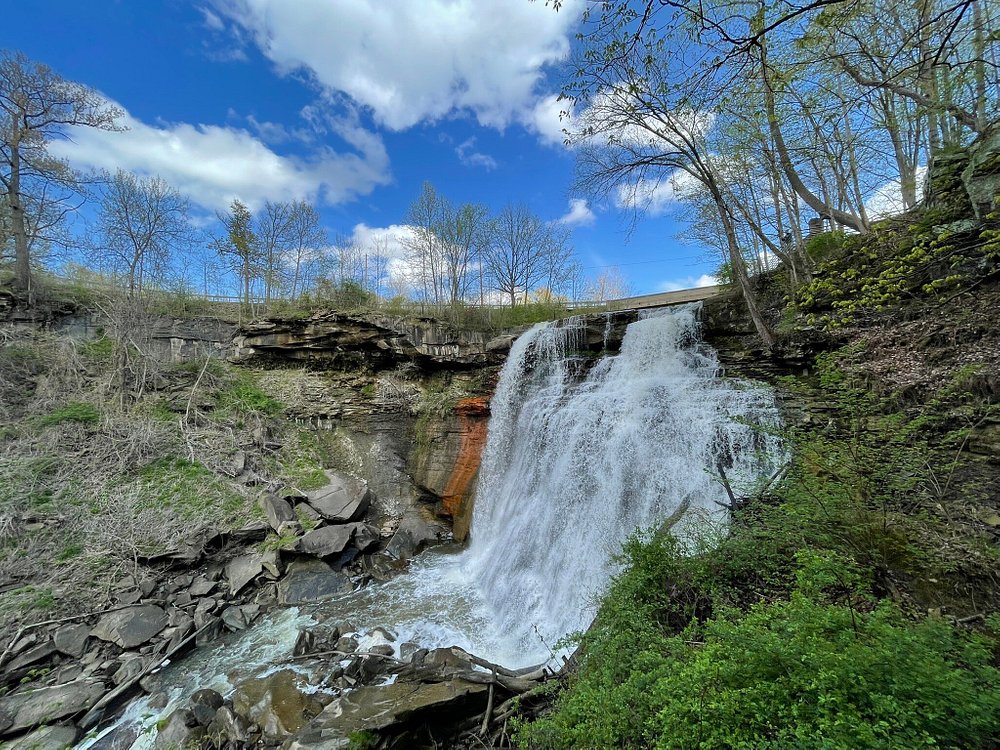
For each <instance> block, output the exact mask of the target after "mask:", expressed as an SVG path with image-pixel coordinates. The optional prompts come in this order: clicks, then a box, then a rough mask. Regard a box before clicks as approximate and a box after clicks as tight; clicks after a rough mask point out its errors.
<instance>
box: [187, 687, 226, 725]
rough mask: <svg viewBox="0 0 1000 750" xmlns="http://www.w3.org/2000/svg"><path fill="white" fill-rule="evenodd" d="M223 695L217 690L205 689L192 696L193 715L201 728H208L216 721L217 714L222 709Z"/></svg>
mask: <svg viewBox="0 0 1000 750" xmlns="http://www.w3.org/2000/svg"><path fill="white" fill-rule="evenodd" d="M222 703H223V700H222V695H220V694H219V693H217V692H216V691H215V690H209V689H208V688H204V689H202V690H197V691H195V693H194V695H192V696H191V714H192V715H193V716H194V719H195V721H197V722H198V724H199V725H201V726H208V725H209V724H211V723H212V722H213V721H214V720H215V713H216V711H218V710H219V709H220V708H222Z"/></svg>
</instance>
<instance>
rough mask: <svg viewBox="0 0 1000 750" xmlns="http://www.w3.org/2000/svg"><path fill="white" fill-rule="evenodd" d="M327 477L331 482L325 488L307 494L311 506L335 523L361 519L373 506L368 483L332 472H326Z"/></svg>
mask: <svg viewBox="0 0 1000 750" xmlns="http://www.w3.org/2000/svg"><path fill="white" fill-rule="evenodd" d="M326 476H327V478H329V480H330V482H329V483H328V484H327V485H326V486H325V487H320V488H319V489H318V490H313V491H312V492H309V493H307V497H308V498H309V500H308V502H309V505H310V506H311V507H312V508H313V509H314V510H315V511H316V512H317V513H319V514H320V516H322V517H323V518H325V519H326V520H327V521H332V522H333V523H347V522H348V521H356V520H358V519H359V518H361V516H363V515H364V513H365V511H366V510H368V506H369V505H371V500H372V493H371V491H370V490H369V489H368V483H367V482H364V481H362V480H360V479H354V478H353V477H345V476H341V475H340V474H335V473H334V472H332V471H328V472H326Z"/></svg>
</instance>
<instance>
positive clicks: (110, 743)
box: [89, 703, 167, 750]
mask: <svg viewBox="0 0 1000 750" xmlns="http://www.w3.org/2000/svg"><path fill="white" fill-rule="evenodd" d="M166 705H167V704H166V703H164V704H163V706H160V708H163V707H164V706H166ZM140 729H141V727H140V726H139V725H138V724H123V725H122V726H119V727H115V728H114V729H112V730H111V731H110V732H108V733H107V734H105V735H103V736H102V737H101V738H100V739H99V740H97V741H96V742H94V744H93V745H91V746H90V748H89V750H131V748H132V745H134V744H135V741H136V740H137V739H138V738H139V730H140Z"/></svg>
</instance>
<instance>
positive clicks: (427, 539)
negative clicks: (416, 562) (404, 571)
mask: <svg viewBox="0 0 1000 750" xmlns="http://www.w3.org/2000/svg"><path fill="white" fill-rule="evenodd" d="M427 513H428V511H426V510H424V509H422V508H420V507H414V508H410V509H409V510H407V511H406V513H405V514H404V515H403V520H402V521H400V522H399V527H398V528H397V529H396V533H395V534H393V535H392V539H390V540H389V543H388V544H387V545H386V548H385V551H386V553H387V554H388V555H390V556H392V557H395V558H396V559H398V560H408V559H409V558H411V557H413V556H414V555H415V554H417V552H419V551H420V550H421V549H422V548H423V547H424V546H425V545H427V544H429V543H431V542H436V541H437V540H438V531H439V530H440V524H439V523H437V522H436V521H435V520H434V519H433V518H429V517H428V516H427Z"/></svg>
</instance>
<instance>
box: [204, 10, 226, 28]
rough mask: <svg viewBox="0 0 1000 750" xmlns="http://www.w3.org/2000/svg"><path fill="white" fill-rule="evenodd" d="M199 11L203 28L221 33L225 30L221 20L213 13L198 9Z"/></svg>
mask: <svg viewBox="0 0 1000 750" xmlns="http://www.w3.org/2000/svg"><path fill="white" fill-rule="evenodd" d="M198 10H200V11H201V16H202V21H203V22H204V24H205V26H206V27H207V28H209V29H211V30H212V31H222V30H223V29H224V28H225V24H224V23H222V19H221V18H219V17H218V16H217V15H215V13H213V12H212V11H211V10H209V9H208V8H198Z"/></svg>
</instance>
